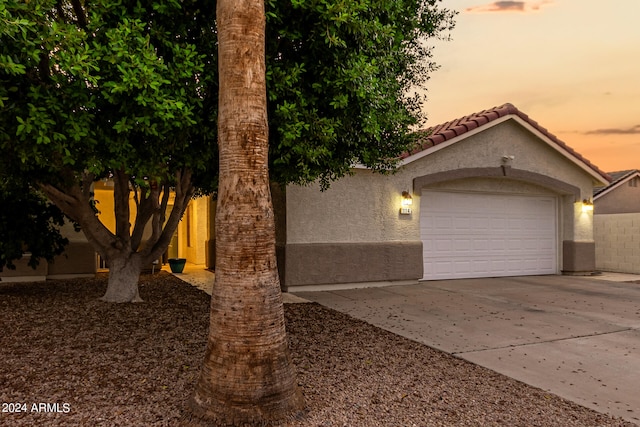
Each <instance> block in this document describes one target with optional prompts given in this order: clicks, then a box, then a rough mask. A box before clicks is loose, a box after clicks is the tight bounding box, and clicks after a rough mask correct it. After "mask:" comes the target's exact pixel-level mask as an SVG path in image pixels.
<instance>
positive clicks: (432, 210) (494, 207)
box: [420, 192, 557, 280]
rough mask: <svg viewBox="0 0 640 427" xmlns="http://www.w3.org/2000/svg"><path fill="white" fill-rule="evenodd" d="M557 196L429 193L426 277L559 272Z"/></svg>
mask: <svg viewBox="0 0 640 427" xmlns="http://www.w3.org/2000/svg"><path fill="white" fill-rule="evenodd" d="M556 223H557V207H556V200H555V198H554V197H533V196H532V197H529V196H519V195H518V196H514V195H498V194H477V193H446V192H425V193H423V197H421V225H420V231H421V238H422V241H423V249H424V253H423V255H424V278H425V279H431V280H433V279H447V278H463V277H497V276H514V275H532V274H555V273H556V272H557V228H556Z"/></svg>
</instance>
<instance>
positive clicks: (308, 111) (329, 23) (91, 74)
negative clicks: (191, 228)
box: [0, 0, 453, 301]
mask: <svg viewBox="0 0 640 427" xmlns="http://www.w3.org/2000/svg"><path fill="white" fill-rule="evenodd" d="M438 3H439V1H438V0H398V1H395V0H377V1H374V0H354V1H349V2H345V1H338V0H314V1H301V0H288V1H276V0H267V2H266V21H267V26H266V61H267V91H268V99H267V101H268V107H267V108H268V117H269V124H270V132H269V139H270V143H271V144H270V148H269V150H270V151H269V165H270V173H271V179H272V180H275V181H277V182H280V183H289V182H296V183H308V182H312V181H314V180H320V182H321V183H322V185H323V186H325V187H326V186H328V185H329V183H330V182H331V181H332V180H334V179H337V178H339V177H340V176H342V175H344V174H346V173H348V172H349V170H350V167H351V166H352V165H353V164H355V163H361V164H364V165H366V166H369V167H371V168H372V169H375V170H381V171H385V170H389V169H391V168H392V167H393V165H394V159H396V158H397V156H398V155H399V154H400V153H401V152H403V151H404V150H406V149H407V147H409V146H410V145H411V143H412V139H411V135H410V133H409V130H410V129H411V128H412V126H415V125H416V124H418V123H419V117H420V111H419V108H420V103H421V99H420V98H419V97H418V96H417V95H416V96H414V95H412V94H411V93H410V89H411V88H412V87H413V86H420V85H423V83H424V82H425V81H426V80H427V78H428V76H429V73H430V72H431V71H432V70H433V69H434V65H433V63H432V62H431V51H430V48H429V46H428V45H427V44H426V41H427V40H428V39H429V38H430V37H438V36H439V35H441V34H442V33H443V32H444V31H446V30H448V29H450V28H451V27H452V25H453V13H452V12H450V11H448V10H446V9H440V8H439V7H438ZM215 7H216V2H215V1H206V0H138V1H135V2H134V1H131V2H114V1H111V0H95V1H92V2H87V1H84V0H30V1H29V2H24V1H19V0H2V1H0V38H1V39H0V113H1V114H0V149H2V152H3V157H2V159H0V163H1V164H0V174H10V175H16V176H20V177H25V179H28V180H29V181H30V182H32V183H34V185H37V186H38V187H39V188H40V189H41V190H42V191H43V192H44V193H45V194H46V195H47V197H49V199H50V200H51V201H52V202H54V203H55V204H56V205H57V206H58V207H59V208H60V209H61V210H62V211H63V212H64V213H65V214H66V215H67V216H68V217H69V218H71V219H72V220H74V221H75V222H77V223H78V224H80V226H81V228H82V230H83V232H84V233H85V235H86V236H87V239H88V240H89V242H91V243H92V244H93V246H94V247H95V248H96V251H97V252H98V253H99V254H100V255H101V256H102V258H103V259H105V260H106V261H107V262H108V263H109V266H110V276H109V286H108V289H107V292H106V294H105V296H104V297H103V298H104V299H105V300H107V301H136V300H139V295H138V289H137V279H138V276H139V272H140V270H141V268H142V266H144V265H148V264H149V263H150V262H152V261H153V260H155V259H157V258H158V257H159V256H160V255H161V254H162V253H163V252H164V251H165V250H166V247H167V246H168V244H169V242H170V239H171V235H172V234H173V233H174V232H175V229H176V227H177V224H178V222H179V220H180V218H181V216H182V214H183V212H184V210H185V208H186V205H187V203H188V201H189V200H190V198H191V197H192V196H193V195H194V194H196V191H200V192H210V191H214V190H215V189H216V185H217V169H218V167H217V162H218V156H217V128H216V126H217V123H216V121H217V96H218V86H217V85H218V81H217V40H216V36H217V33H216V21H215ZM101 179H111V180H113V182H114V201H115V203H114V205H115V212H114V214H115V217H116V230H115V232H111V231H109V230H108V229H107V228H106V227H105V226H104V224H102V223H101V222H100V221H99V220H98V218H97V217H96V215H95V211H94V206H93V204H92V197H91V195H92V186H93V184H94V182H96V181H98V180H101ZM169 190H173V191H174V193H173V194H175V199H174V198H173V196H171V201H172V203H173V205H172V209H169V201H170V193H169ZM132 193H133V194H134V196H135V197H134V200H135V201H136V203H137V211H136V217H135V220H134V221H133V224H130V223H129V217H130V216H129V206H128V199H129V196H130V194H132ZM148 224H151V229H152V232H151V236H150V237H149V236H145V235H144V233H143V230H144V229H145V227H147V228H148ZM143 237H144V239H143Z"/></svg>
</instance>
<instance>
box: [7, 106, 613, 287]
mask: <svg viewBox="0 0 640 427" xmlns="http://www.w3.org/2000/svg"><path fill="white" fill-rule="evenodd" d="M421 134H422V137H421V139H420V144H419V146H417V147H416V148H415V150H413V151H412V152H410V153H406V154H405V155H404V156H403V158H402V159H401V161H400V164H399V167H398V169H397V170H396V171H395V173H393V174H389V175H381V174H379V173H374V172H372V171H370V170H368V169H366V168H364V167H359V166H355V167H354V169H353V174H352V175H351V176H347V177H344V178H342V179H340V180H338V181H336V182H334V183H332V185H331V187H330V188H329V189H328V190H326V191H320V188H319V186H318V185H309V186H298V185H288V186H286V187H285V188H281V187H279V186H277V185H274V186H273V187H272V195H273V201H274V209H275V219H276V238H277V255H278V269H279V273H280V278H281V284H282V287H283V289H285V290H289V291H292V290H296V289H299V288H300V287H309V286H314V287H329V288H336V287H353V286H365V285H372V284H373V285H375V284H402V283H415V282H417V281H420V280H440V279H455V278H468V277H497V276H518V275H539V274H561V273H565V274H588V273H590V272H592V271H594V270H595V269H596V244H595V242H594V234H593V211H592V210H588V209H585V208H590V207H593V205H592V204H591V197H592V194H593V189H594V187H602V186H605V185H608V184H609V176H608V175H607V174H606V173H604V172H603V171H601V170H600V169H598V168H597V167H596V166H595V165H593V164H592V163H590V162H589V161H588V160H587V159H585V158H584V157H582V156H581V155H580V154H578V153H577V152H576V151H574V150H573V149H571V148H570V147H569V146H567V145H566V144H565V143H564V142H562V141H560V140H559V139H557V138H556V137H555V136H554V135H552V134H551V133H550V132H549V131H547V130H546V129H545V128H543V127H542V126H540V125H539V124H538V123H536V122H535V121H533V120H532V119H530V118H529V117H528V116H527V115H526V114H524V113H523V112H521V111H520V110H518V109H517V108H516V107H514V106H513V105H511V104H504V105H502V106H499V107H494V108H491V109H488V110H484V111H481V112H479V113H475V114H471V115H469V116H465V117H462V118H460V119H457V120H453V121H450V122H447V123H444V124H441V125H438V126H435V127H433V128H430V129H428V130H426V131H424V132H422V133H421ZM111 191H112V189H110V188H109V186H108V183H96V188H95V198H96V200H98V201H99V202H100V204H99V205H98V206H99V209H100V210H101V211H102V212H103V214H101V220H102V221H103V222H104V223H105V225H107V227H113V226H114V224H111V222H110V219H109V217H108V216H109V215H113V206H112V205H111V204H112V195H111ZM102 215H105V216H104V217H103V216H102ZM214 216H215V201H214V200H212V199H211V198H209V197H203V198H200V199H196V200H194V201H192V202H191V204H190V206H189V208H188V209H187V211H186V213H185V215H184V216H183V219H182V221H181V223H180V226H179V227H178V230H177V233H176V235H175V238H174V240H173V241H172V244H171V245H170V247H169V249H168V256H169V257H184V258H187V261H188V262H190V263H192V264H196V265H200V266H201V267H202V268H211V269H213V268H214V265H215V230H214V227H213V225H214ZM72 236H73V239H75V240H74V241H73V242H72V245H70V246H69V248H68V253H67V255H66V257H65V255H63V257H65V258H64V259H65V260H67V261H66V262H64V263H62V262H60V264H58V261H56V262H55V263H54V265H55V264H58V267H54V269H52V266H51V265H48V264H47V265H44V266H43V267H42V270H41V271H39V272H27V271H26V270H25V269H23V268H21V269H19V271H16V272H9V271H8V270H6V269H5V273H3V274H1V275H0V277H1V276H5V275H6V274H20V272H22V274H28V275H29V276H31V279H34V276H37V277H38V278H40V279H42V280H44V279H45V278H55V277H61V276H60V274H59V273H57V271H59V269H60V268H61V266H62V265H64V266H65V270H64V274H65V277H66V276H71V275H73V274H78V275H83V274H88V275H91V274H95V271H96V265H98V267H100V260H99V259H97V256H96V254H95V252H94V251H93V250H92V249H91V248H90V246H89V243H88V242H87V241H86V239H84V235H83V234H82V233H76V234H73V235H72ZM74 251H77V252H74ZM96 259H97V262H96ZM56 269H58V270H56Z"/></svg>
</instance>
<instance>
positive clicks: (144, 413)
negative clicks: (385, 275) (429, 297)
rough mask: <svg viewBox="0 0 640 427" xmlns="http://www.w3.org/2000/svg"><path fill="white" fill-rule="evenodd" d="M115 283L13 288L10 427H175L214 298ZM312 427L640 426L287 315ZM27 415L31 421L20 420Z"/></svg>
mask: <svg viewBox="0 0 640 427" xmlns="http://www.w3.org/2000/svg"><path fill="white" fill-rule="evenodd" d="M105 288H106V276H105V275H98V276H97V277H96V278H95V279H82V280H68V281H50V282H46V283H15V284H10V283H1V282H0V326H1V327H2V336H1V338H0V360H1V361H2V364H1V365H0V366H1V367H0V402H1V403H2V408H1V410H2V412H0V425H2V426H34V425H38V426H128V427H129V426H174V425H177V424H178V423H179V420H180V419H181V417H182V416H183V414H184V413H185V411H186V405H185V401H186V398H187V397H188V396H189V395H190V393H191V392H192V390H193V387H194V384H195V381H196V378H197V375H198V369H199V365H200V363H201V362H202V358H203V356H204V348H205V344H206V329H207V325H208V309H209V296H208V295H206V294H205V293H204V292H202V291H199V290H197V289H195V288H193V287H192V286H190V285H188V284H186V283H184V282H182V281H181V280H179V279H177V278H175V277H174V276H172V275H170V274H168V273H166V272H161V273H158V274H156V275H154V276H151V275H143V276H142V277H141V284H140V294H141V296H142V298H143V299H144V300H145V302H144V303H140V304H124V305H122V304H121V305H114V304H106V303H102V302H100V301H98V300H97V298H99V297H100V296H101V295H102V294H103V293H104V290H105ZM285 312H286V320H287V329H288V332H289V340H290V345H291V349H292V355H293V359H294V362H295V364H296V368H297V370H298V381H299V383H300V386H301V388H302V390H303V392H304V395H305V399H306V403H307V406H308V412H307V414H306V417H305V418H304V419H302V420H299V421H295V422H290V423H288V424H286V426H288V427H302V426H305V427H306V426H327V427H328V426H340V427H342V426H349V427H356V426H363V427H373V426H385V427H386V426H545V427H546V426H581V427H584V426H633V424H631V423H627V422H624V421H622V420H620V419H613V418H611V417H608V416H606V415H603V414H600V413H597V412H594V411H592V410H590V409H587V408H584V407H581V406H579V405H576V404H574V403H571V402H568V401H566V400H563V399H561V398H559V397H557V396H555V395H552V394H549V393H547V392H544V391H542V390H540V389H537V388H534V387H530V386H528V385H525V384H522V383H519V382H517V381H515V380H512V379H510V378H507V377H504V376H502V375H499V374H497V373H495V372H492V371H490V370H487V369H485V368H482V367H478V366H475V365H473V364H471V363H468V362H465V361H462V360H460V359H457V358H455V357H452V356H450V355H447V354H445V353H441V352H439V351H437V350H434V349H431V348H429V347H425V346H424V345H421V344H418V343H416V342H413V341H409V340H407V339H405V338H401V337H399V336H396V335H394V334H392V333H389V332H386V331H383V330H381V329H378V328H376V327H374V326H371V325H369V324H367V323H364V322H362V321H359V320H356V319H353V318H351V317H349V316H347V315H344V314H341V313H338V312H336V311H333V310H330V309H327V308H324V307H322V306H320V305H318V304H312V303H309V304H287V305H286V306H285ZM18 410H20V412H17V411H18Z"/></svg>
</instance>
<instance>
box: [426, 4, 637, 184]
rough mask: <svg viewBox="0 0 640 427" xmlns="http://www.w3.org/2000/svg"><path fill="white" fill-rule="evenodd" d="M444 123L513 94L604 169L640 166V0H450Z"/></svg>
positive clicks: (440, 109)
mask: <svg viewBox="0 0 640 427" xmlns="http://www.w3.org/2000/svg"><path fill="white" fill-rule="evenodd" d="M441 4H442V7H445V8H448V9H454V10H457V11H459V14H458V15H457V18H456V22H457V24H456V28H455V29H454V30H453V31H452V32H451V37H452V40H451V41H448V42H435V46H436V48H435V51H434V60H435V62H436V63H438V64H439V65H440V66H441V68H440V69H439V70H438V71H436V72H435V73H433V75H432V77H431V80H429V81H428V82H427V89H428V101H427V103H426V105H425V113H426V114H427V117H428V125H436V124H439V123H443V122H446V121H449V120H453V119H456V118H458V117H462V116H466V115H468V114H471V113H475V112H478V111H481V110H484V109H487V108H491V107H494V106H498V105H502V104H504V103H505V102H510V103H512V104H513V105H515V106H516V107H517V108H518V109H519V110H521V111H522V112H524V113H525V114H527V115H529V117H530V118H532V119H533V120H535V121H537V122H538V123H539V124H540V125H541V126H543V127H545V128H547V129H548V130H549V131H550V132H551V133H552V134H554V135H556V136H557V137H558V138H559V139H561V140H562V141H564V142H565V143H567V144H568V145H569V146H570V147H572V148H574V149H575V150H576V151H578V152H579V153H580V154H582V155H583V156H584V157H586V158H587V159H589V160H590V161H591V162H593V163H594V164H595V165H596V166H598V167H599V168H600V169H602V170H604V171H606V172H612V171H617V170H622V169H638V168H640V23H639V21H638V19H640V0H609V1H606V2H603V1H601V0H534V1H494V2H491V1H487V0H443V2H442V3H441Z"/></svg>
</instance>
